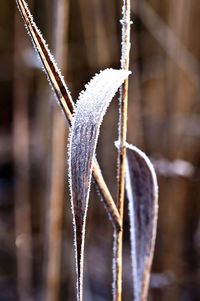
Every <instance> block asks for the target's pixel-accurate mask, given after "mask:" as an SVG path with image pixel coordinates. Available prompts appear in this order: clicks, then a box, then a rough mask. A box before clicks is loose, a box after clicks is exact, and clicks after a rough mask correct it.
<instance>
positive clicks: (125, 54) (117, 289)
mask: <svg viewBox="0 0 200 301" xmlns="http://www.w3.org/2000/svg"><path fill="white" fill-rule="evenodd" d="M121 23H122V49H121V52H122V53H121V68H122V69H125V70H129V52H130V23H131V22H130V1H129V0H123V6H122V20H121ZM127 113H128V79H126V80H125V81H124V83H123V85H122V87H121V93H120V122H119V142H120V144H119V158H118V162H119V166H118V198H117V201H118V203H117V206H118V211H119V215H120V221H121V225H123V216H124V187H125V159H126V135H127ZM122 228H123V227H122ZM122 228H121V229H119V230H118V231H115V235H114V240H115V241H114V253H115V254H114V258H115V262H114V273H115V275H114V296H113V298H114V300H116V301H121V300H122V265H123V264H122V243H123V229H122Z"/></svg>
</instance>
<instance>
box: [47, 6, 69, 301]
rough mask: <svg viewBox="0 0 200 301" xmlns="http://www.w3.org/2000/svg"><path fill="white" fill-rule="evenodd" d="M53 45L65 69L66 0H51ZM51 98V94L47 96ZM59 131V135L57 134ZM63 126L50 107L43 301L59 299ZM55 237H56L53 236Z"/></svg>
mask: <svg viewBox="0 0 200 301" xmlns="http://www.w3.org/2000/svg"><path fill="white" fill-rule="evenodd" d="M53 12H54V14H53V22H52V23H53V47H54V53H55V57H56V60H57V61H58V62H59V65H61V66H62V69H66V63H65V57H66V52H67V49H66V48H67V47H65V45H66V43H65V39H66V36H67V33H68V19H69V18H68V17H69V16H68V12H69V0H59V1H57V0H53ZM50 97H51V98H52V97H53V96H52V94H51V96H50ZM58 133H59V135H58ZM66 134H67V133H66V126H65V122H64V119H63V118H62V116H61V113H60V111H59V110H58V108H57V107H55V106H53V110H52V154H51V162H52V164H51V179H50V200H49V210H48V221H49V222H48V226H47V227H48V231H47V235H48V248H47V258H48V260H47V272H46V296H45V300H46V301H57V300H59V294H60V265H61V243H62V225H63V208H64V185H65V178H64V174H65V172H64V171H65V165H66V164H65V161H66V160H65V156H66V151H65V149H66V147H65V143H66ZM55 238H56V239H55Z"/></svg>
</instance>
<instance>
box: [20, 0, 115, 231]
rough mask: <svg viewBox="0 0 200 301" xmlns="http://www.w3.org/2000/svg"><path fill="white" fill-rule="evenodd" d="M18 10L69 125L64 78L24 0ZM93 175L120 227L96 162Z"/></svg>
mask: <svg viewBox="0 0 200 301" xmlns="http://www.w3.org/2000/svg"><path fill="white" fill-rule="evenodd" d="M16 2H17V5H18V8H19V11H20V13H21V15H22V17H23V20H24V23H25V25H26V27H27V30H28V33H29V34H30V36H31V39H32V42H33V44H34V47H35V48H36V51H37V53H38V54H39V56H40V59H41V62H42V64H43V67H44V69H45V71H46V73H47V76H48V79H49V81H50V83H51V85H52V88H53V90H54V92H55V94H56V96H57V99H58V101H59V103H60V106H61V109H62V111H63V113H64V115H65V117H66V119H67V120H68V122H69V125H71V120H72V113H73V111H74V103H73V100H72V97H71V95H70V93H69V91H68V89H67V87H66V84H65V82H64V79H63V77H62V75H61V73H60V71H59V69H58V68H57V66H56V63H55V61H54V59H53V58H52V56H51V53H50V51H49V49H48V47H47V45H46V43H45V41H44V39H43V37H42V35H41V33H40V31H39V30H38V28H37V26H36V24H35V23H34V21H33V17H32V16H31V13H30V11H29V9H28V6H27V4H26V2H25V1H24V0H16ZM93 176H94V178H95V181H96V183H97V185H98V187H99V190H100V192H101V194H102V197H103V200H104V202H105V205H106V207H107V209H108V212H109V215H110V216H111V220H112V222H113V224H114V225H115V227H116V228H117V229H118V228H120V218H119V212H118V209H117V207H116V205H115V202H114V200H113V198H112V196H111V194H110V192H109V189H108V187H107V185H106V183H105V181H104V179H103V176H102V174H101V171H100V169H99V166H98V164H97V163H96V162H94V163H93Z"/></svg>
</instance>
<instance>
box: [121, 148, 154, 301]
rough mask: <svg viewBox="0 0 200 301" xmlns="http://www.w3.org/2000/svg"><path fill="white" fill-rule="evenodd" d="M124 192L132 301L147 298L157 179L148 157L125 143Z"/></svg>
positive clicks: (152, 248) (140, 300)
mask: <svg viewBox="0 0 200 301" xmlns="http://www.w3.org/2000/svg"><path fill="white" fill-rule="evenodd" d="M126 192H127V198H128V202H129V218H130V237H131V259H132V273H133V288H134V301H145V300H147V294H148V287H149V278H150V269H151V265H152V259H153V253H154V245H155V238H156V228H157V215H158V185H157V178H156V174H155V171H154V168H153V165H152V164H151V162H150V160H149V159H148V157H147V156H146V155H145V154H144V153H143V152H142V151H141V150H139V149H138V148H137V147H135V146H132V145H129V144H127V159H126Z"/></svg>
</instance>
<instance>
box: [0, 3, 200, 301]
mask: <svg viewBox="0 0 200 301" xmlns="http://www.w3.org/2000/svg"><path fill="white" fill-rule="evenodd" d="M28 3H29V6H30V7H31V8H32V12H33V14H34V17H35V20H36V22H37V24H38V26H39V28H40V29H41V31H42V33H43V35H44V37H45V39H46V40H47V42H48V44H49V46H50V49H52V50H53V53H54V54H55V56H56V57H57V61H58V65H59V67H60V68H61V70H62V71H63V73H64V74H65V79H66V82H67V84H68V86H69V88H70V90H71V92H72V96H73V98H74V99H76V98H77V96H78V93H79V92H80V91H81V90H82V89H83V86H84V84H85V83H86V82H88V80H89V79H90V78H91V76H93V75H94V73H96V72H98V71H99V70H100V69H104V68H107V67H114V68H119V67H120V61H119V60H120V40H121V31H120V30H121V29H120V23H119V19H120V18H121V2H120V1H118V2H117V1H114V0H110V1H107V0H101V1H94V0H73V1H70V0H62V1H61V0H60V1H54V0H43V1H41V0H40V1H39V0H35V1H34V0H32V1H28ZM58 3H63V4H62V5H65V8H62V7H61V10H58V15H59V17H60V19H59V20H61V21H60V22H58V21H57V20H56V17H55V15H56V11H57V10H56V8H58V7H57V5H58ZM199 15H200V2H199V1H198V0H193V1H188V0H180V1H172V0H168V1H157V0H151V1H148V2H147V1H141V0H133V1H132V20H133V25H132V32H131V43H132V48H131V58H130V59H131V60H130V64H131V67H130V69H131V70H132V72H133V75H132V76H131V77H130V87H129V119H128V142H129V143H133V144H134V145H137V146H139V147H140V148H141V149H143V150H144V151H145V152H146V153H147V154H148V155H149V156H150V157H151V158H154V159H167V160H169V161H171V162H173V161H174V160H177V159H181V160H186V161H187V162H188V163H191V164H192V166H191V165H190V168H191V170H189V169H188V168H186V169H185V173H184V175H183V176H180V175H178V170H179V169H178V167H176V168H174V172H173V173H171V174H169V173H167V170H166V168H165V170H164V174H163V173H162V174H160V175H159V173H158V176H159V186H160V198H159V205H160V211H159V220H158V235H157V241H156V252H155V256H154V264H153V270H152V279H151V289H150V300H153V301H154V300H155V301H156V300H159V301H168V300H174V301H175V300H177V301H179V300H183V301H189V300H191V301H195V300H199V299H200V291H199V281H200V276H199V268H200V259H199V258H200V257H199V256H200V223H199V221H200V219H199V217H200V205H199V196H200V185H199V181H200V171H199V170H200V116H199V114H200V111H199V108H200V104H199V97H200V93H199V92H200V91H199V90H200V89H199V82H200V75H199V71H200V68H199V59H200V38H199V27H200V19H199ZM62 16H64V19H63V21H62ZM62 26H64V29H65V30H64V32H61V29H58V28H62ZM59 35H60V36H59ZM55 36H56V37H57V38H58V39H56V38H55ZM0 70H1V72H0V93H1V94H0V95H1V102H0V105H1V106H0V108H1V109H0V300H1V301H14V300H20V301H23V300H24V301H27V300H28V298H29V297H30V296H31V297H30V300H45V299H46V300H48V301H51V300H52V301H53V300H54V301H57V300H75V268H74V266H75V262H74V253H73V230H72V216H71V210H70V201H69V196H68V191H67V149H66V145H67V138H66V137H67V132H66V130H65V123H64V122H63V119H64V117H63V114H62V113H61V112H60V110H59V109H58V106H57V104H56V102H55V100H54V98H53V97H52V91H51V90H50V88H49V85H48V83H47V80H46V78H45V75H44V73H42V72H41V70H40V69H39V68H38V60H37V57H36V54H35V52H34V51H33V49H32V45H31V43H30V40H29V38H28V36H27V34H26V31H25V29H24V25H23V23H22V21H21V18H20V16H19V13H18V11H17V9H16V3H15V1H14V0H6V1H1V2H0ZM117 113H118V104H117V100H116V101H114V102H113V103H112V105H111V107H110V109H109V111H108V113H107V115H106V117H105V120H104V122H103V125H102V129H101V136H100V141H99V144H98V148H97V152H98V159H99V161H100V163H101V166H102V169H103V174H104V175H105V178H106V180H107V184H108V186H109V188H110V190H111V192H112V194H113V196H114V197H115V195H116V164H115V162H116V157H117V153H116V150H115V148H114V144H113V142H114V141H115V140H116V139H117V127H116V123H117V118H118V117H117ZM66 128H67V126H66ZM169 161H168V165H167V166H169ZM162 162H163V161H162ZM187 166H188V165H187ZM182 167H183V164H181V168H182ZM54 200H56V202H55V203H53V201H54ZM50 204H51V206H55V207H50ZM50 208H53V209H51V211H50ZM60 209H61V210H60ZM50 212H52V214H51V215H52V216H53V218H54V219H55V221H58V228H57V231H58V232H56V233H55V232H52V230H51V224H50V218H49V216H50ZM60 214H61V219H60V217H59V215H60ZM56 219H57V220H56ZM59 229H61V233H59ZM50 234H52V235H50ZM59 237H61V241H59V240H60V238H59ZM50 244H51V245H50ZM49 245H50V246H51V247H49ZM59 245H60V246H61V255H60V256H59V249H58V248H59ZM50 251H51V252H50ZM129 252H130V246H129V226H128V218H127V212H126V211H125V231H124V271H123V298H124V300H131V298H132V297H131V296H132V280H131V276H130V275H131V269H130V257H129ZM54 254H56V255H54ZM53 256H56V257H57V258H58V259H59V257H60V261H58V264H59V262H61V264H60V267H59V265H58V266H57V267H56V266H54V265H53V263H52V262H51V261H50V260H49V258H53ZM85 256H86V263H85V282H84V286H85V293H84V296H85V300H87V301H90V300H97V301H98V300H99V301H100V300H102V301H103V300H111V294H112V287H111V284H112V262H111V260H112V225H111V223H110V222H109V221H108V219H107V216H106V213H105V210H104V208H103V206H102V203H100V202H99V200H98V197H97V194H96V191H95V190H94V191H93V193H92V196H91V199H90V208H89V218H88V223H87V233H86V255H85ZM57 270H58V272H56V271H57ZM47 271H48V272H47ZM47 275H48V277H47ZM59 291H60V297H56V296H57V295H58V292H59Z"/></svg>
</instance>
